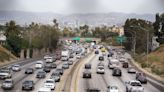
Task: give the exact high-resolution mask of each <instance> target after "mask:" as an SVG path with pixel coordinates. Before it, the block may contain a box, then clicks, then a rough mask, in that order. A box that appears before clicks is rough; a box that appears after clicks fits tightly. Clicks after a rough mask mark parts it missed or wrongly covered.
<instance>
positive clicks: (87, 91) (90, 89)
mask: <svg viewBox="0 0 164 92" xmlns="http://www.w3.org/2000/svg"><path fill="white" fill-rule="evenodd" d="M100 91H101V90H99V89H98V88H89V89H87V90H86V92H100Z"/></svg>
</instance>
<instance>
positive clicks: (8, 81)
mask: <svg viewBox="0 0 164 92" xmlns="http://www.w3.org/2000/svg"><path fill="white" fill-rule="evenodd" d="M4 83H12V81H10V80H5V82H4Z"/></svg>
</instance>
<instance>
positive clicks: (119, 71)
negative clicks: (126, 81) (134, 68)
mask: <svg viewBox="0 0 164 92" xmlns="http://www.w3.org/2000/svg"><path fill="white" fill-rule="evenodd" d="M112 75H113V76H121V75H122V72H121V69H119V68H114V69H113V73H112Z"/></svg>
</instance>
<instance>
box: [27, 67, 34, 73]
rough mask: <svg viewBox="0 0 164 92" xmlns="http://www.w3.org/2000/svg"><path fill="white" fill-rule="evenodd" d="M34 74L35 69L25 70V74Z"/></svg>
mask: <svg viewBox="0 0 164 92" xmlns="http://www.w3.org/2000/svg"><path fill="white" fill-rule="evenodd" d="M33 73H34V69H33V68H27V69H26V70H25V74H33Z"/></svg>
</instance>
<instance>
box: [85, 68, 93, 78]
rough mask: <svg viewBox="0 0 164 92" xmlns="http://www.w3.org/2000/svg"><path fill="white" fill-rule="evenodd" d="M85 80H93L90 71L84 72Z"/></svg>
mask: <svg viewBox="0 0 164 92" xmlns="http://www.w3.org/2000/svg"><path fill="white" fill-rule="evenodd" d="M83 78H92V74H91V72H90V71H88V70H85V71H84V72H83Z"/></svg>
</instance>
